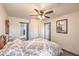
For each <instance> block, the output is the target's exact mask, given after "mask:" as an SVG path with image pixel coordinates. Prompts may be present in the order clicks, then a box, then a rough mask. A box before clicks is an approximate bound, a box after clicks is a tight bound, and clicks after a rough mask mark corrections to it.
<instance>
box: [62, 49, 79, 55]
mask: <svg viewBox="0 0 79 59" xmlns="http://www.w3.org/2000/svg"><path fill="white" fill-rule="evenodd" d="M62 50H64V51H66V52H68V53H70V54H73V55H74V56H79V55H77V54H75V53H72V52H70V51H68V50H66V49H62Z"/></svg>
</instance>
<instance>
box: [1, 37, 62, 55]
mask: <svg viewBox="0 0 79 59" xmlns="http://www.w3.org/2000/svg"><path fill="white" fill-rule="evenodd" d="M62 53H63V51H62V48H61V47H60V46H59V45H58V44H56V43H55V42H51V41H47V40H45V39H42V38H38V39H33V40H28V41H22V40H20V39H16V40H14V41H13V42H8V43H7V44H6V45H5V46H4V48H3V49H2V50H0V56H59V55H61V54H62Z"/></svg>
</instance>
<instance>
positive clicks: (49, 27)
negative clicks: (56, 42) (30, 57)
mask: <svg viewBox="0 0 79 59" xmlns="http://www.w3.org/2000/svg"><path fill="white" fill-rule="evenodd" d="M45 24H49V39H48V40H49V41H51V22H47V23H44V38H45Z"/></svg>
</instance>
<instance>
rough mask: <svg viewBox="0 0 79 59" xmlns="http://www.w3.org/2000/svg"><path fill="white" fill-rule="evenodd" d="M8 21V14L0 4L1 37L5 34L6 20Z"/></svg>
mask: <svg viewBox="0 0 79 59" xmlns="http://www.w3.org/2000/svg"><path fill="white" fill-rule="evenodd" d="M6 19H8V17H7V14H6V12H5V10H4V8H3V6H2V4H0V35H1V34H5V20H6Z"/></svg>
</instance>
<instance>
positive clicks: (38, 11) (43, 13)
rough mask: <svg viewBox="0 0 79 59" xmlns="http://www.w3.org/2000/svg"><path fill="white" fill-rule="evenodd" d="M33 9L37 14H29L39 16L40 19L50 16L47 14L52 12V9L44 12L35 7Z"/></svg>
mask: <svg viewBox="0 0 79 59" xmlns="http://www.w3.org/2000/svg"><path fill="white" fill-rule="evenodd" d="M34 10H35V11H36V12H37V14H32V15H30V16H38V18H40V19H44V18H50V17H49V16H47V15H48V14H50V13H53V12H54V11H53V10H50V11H47V12H45V11H43V10H37V9H34Z"/></svg>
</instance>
